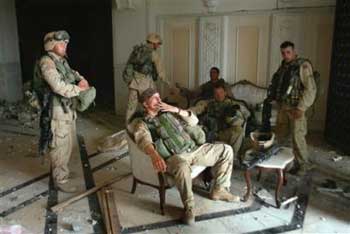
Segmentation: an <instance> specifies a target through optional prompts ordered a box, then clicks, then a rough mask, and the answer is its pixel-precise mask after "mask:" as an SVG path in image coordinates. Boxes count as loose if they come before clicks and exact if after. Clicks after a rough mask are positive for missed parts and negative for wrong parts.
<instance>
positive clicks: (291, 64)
mask: <svg viewBox="0 0 350 234" xmlns="http://www.w3.org/2000/svg"><path fill="white" fill-rule="evenodd" d="M280 49H281V54H282V57H283V60H282V63H281V65H280V67H279V68H278V70H277V71H276V73H275V74H274V75H273V78H272V82H271V85H270V87H269V91H268V98H267V99H269V100H270V101H272V100H274V101H277V103H278V106H279V111H278V117H277V126H276V134H277V139H278V140H279V141H281V142H282V141H284V140H287V136H288V135H290V134H291V136H292V141H293V151H294V155H295V158H296V163H297V165H296V169H299V174H300V175H303V174H304V173H305V172H306V171H307V170H308V169H310V168H311V165H310V161H309V158H308V150H307V144H306V139H305V136H306V134H307V119H306V116H305V112H306V110H307V109H308V108H309V107H310V106H311V105H312V104H313V103H314V101H315V97H316V90H317V88H316V83H315V78H314V74H313V70H312V65H311V62H310V61H309V60H307V59H304V58H299V57H298V56H297V54H296V51H295V49H294V44H293V43H292V42H290V41H285V42H283V43H282V44H281V46H280Z"/></svg>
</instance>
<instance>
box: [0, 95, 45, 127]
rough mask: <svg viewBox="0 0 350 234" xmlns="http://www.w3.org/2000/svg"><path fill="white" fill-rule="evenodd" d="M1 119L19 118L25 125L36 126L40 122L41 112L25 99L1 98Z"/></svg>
mask: <svg viewBox="0 0 350 234" xmlns="http://www.w3.org/2000/svg"><path fill="white" fill-rule="evenodd" d="M0 120H17V121H19V123H20V124H21V125H23V126H24V127H29V128H35V127H36V126H37V124H38V122H39V112H38V111H37V110H35V109H34V108H33V107H31V106H30V105H29V104H28V103H26V102H25V101H20V102H7V101H4V100H0Z"/></svg>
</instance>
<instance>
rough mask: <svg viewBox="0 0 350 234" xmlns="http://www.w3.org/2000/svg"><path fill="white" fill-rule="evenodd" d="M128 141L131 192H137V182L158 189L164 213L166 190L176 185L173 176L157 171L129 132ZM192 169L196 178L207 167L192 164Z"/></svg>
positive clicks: (192, 173)
mask: <svg viewBox="0 0 350 234" xmlns="http://www.w3.org/2000/svg"><path fill="white" fill-rule="evenodd" d="M127 141H128V147H129V155H130V161H131V170H132V174H133V185H132V190H131V193H135V191H136V187H137V184H143V185H147V186H150V187H153V188H155V189H157V190H158V191H159V198H160V211H161V214H162V215H164V204H165V198H166V190H167V189H169V188H171V187H173V186H174V185H175V182H174V180H173V177H172V176H171V175H170V174H168V173H157V172H156V171H155V170H154V168H153V164H152V161H151V159H150V157H149V156H148V155H146V154H145V153H144V152H143V151H141V150H140V149H139V147H138V146H137V145H136V143H135V141H134V140H133V138H132V136H130V135H128V134H127ZM191 169H192V172H191V177H192V179H194V178H195V177H197V176H198V175H199V174H200V173H201V172H202V171H204V169H205V167H203V166H192V167H191Z"/></svg>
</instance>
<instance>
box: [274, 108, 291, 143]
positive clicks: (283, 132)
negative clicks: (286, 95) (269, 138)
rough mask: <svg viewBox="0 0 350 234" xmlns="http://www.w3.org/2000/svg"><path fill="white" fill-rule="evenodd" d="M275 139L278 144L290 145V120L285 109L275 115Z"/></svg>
mask: <svg viewBox="0 0 350 234" xmlns="http://www.w3.org/2000/svg"><path fill="white" fill-rule="evenodd" d="M275 133H276V138H277V142H278V143H279V144H283V145H289V144H290V139H289V138H290V134H291V129H290V118H289V116H288V113H287V111H286V110H285V109H283V108H281V109H279V111H278V114H277V122H276V129H275Z"/></svg>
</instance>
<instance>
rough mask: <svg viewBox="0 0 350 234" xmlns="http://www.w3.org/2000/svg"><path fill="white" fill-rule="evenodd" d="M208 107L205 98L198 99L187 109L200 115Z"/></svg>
mask: <svg viewBox="0 0 350 234" xmlns="http://www.w3.org/2000/svg"><path fill="white" fill-rule="evenodd" d="M207 108H208V101H207V100H202V101H199V102H198V103H197V104H196V105H195V106H192V107H190V108H189V109H188V110H189V111H192V112H193V113H195V114H196V115H200V114H202V113H204V112H205V111H206V110H207Z"/></svg>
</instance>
